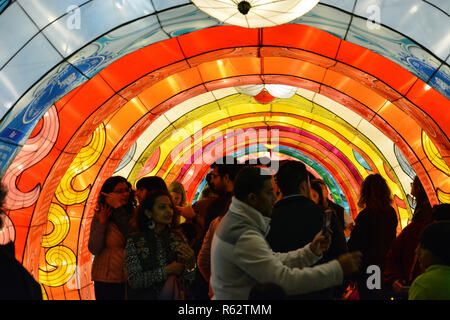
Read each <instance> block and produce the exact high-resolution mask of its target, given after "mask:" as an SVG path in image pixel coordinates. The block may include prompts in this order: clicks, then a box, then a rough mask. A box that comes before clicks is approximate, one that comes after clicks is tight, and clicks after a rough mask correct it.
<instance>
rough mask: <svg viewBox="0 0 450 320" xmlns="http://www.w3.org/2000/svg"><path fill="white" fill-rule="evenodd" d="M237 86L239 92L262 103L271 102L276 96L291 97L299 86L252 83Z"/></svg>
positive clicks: (281, 97)
mask: <svg viewBox="0 0 450 320" xmlns="http://www.w3.org/2000/svg"><path fill="white" fill-rule="evenodd" d="M235 88H236V90H237V92H239V93H242V94H245V95H247V96H251V97H253V98H254V99H255V100H256V101H257V102H259V103H261V104H268V103H271V102H272V101H273V100H274V99H275V98H280V99H289V98H292V97H293V96H294V95H295V93H296V92H297V87H292V86H287V85H283V84H251V85H245V86H239V87H235Z"/></svg>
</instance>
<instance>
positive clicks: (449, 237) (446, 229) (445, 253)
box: [419, 221, 450, 266]
mask: <svg viewBox="0 0 450 320" xmlns="http://www.w3.org/2000/svg"><path fill="white" fill-rule="evenodd" d="M419 242H420V246H421V247H422V248H423V249H427V250H429V251H431V253H432V254H433V255H434V256H436V258H438V259H439V260H441V262H442V264H444V265H447V266H450V247H449V245H448V244H449V243H450V221H439V222H434V223H431V224H429V225H428V226H426V227H425V229H424V230H423V231H422V234H421V235H420V238H419Z"/></svg>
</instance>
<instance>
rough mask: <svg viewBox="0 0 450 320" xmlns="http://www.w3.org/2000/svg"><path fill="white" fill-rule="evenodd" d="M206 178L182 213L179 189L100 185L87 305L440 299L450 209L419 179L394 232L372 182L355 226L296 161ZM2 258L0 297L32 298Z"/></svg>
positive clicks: (218, 165)
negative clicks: (409, 208)
mask: <svg viewBox="0 0 450 320" xmlns="http://www.w3.org/2000/svg"><path fill="white" fill-rule="evenodd" d="M206 181H207V185H206V187H205V188H204V190H202V194H201V197H200V199H199V200H198V201H196V202H195V203H193V204H190V203H188V201H187V197H186V191H185V187H184V186H183V184H182V183H180V182H179V181H174V182H171V183H170V184H169V185H167V184H166V182H165V181H164V180H163V179H162V178H160V177H157V176H152V177H144V178H141V179H140V180H138V181H137V183H136V186H135V189H133V187H132V185H131V184H130V183H129V182H128V181H127V180H126V179H125V178H123V177H120V176H112V177H110V178H108V179H106V181H105V182H104V183H103V185H102V187H101V190H100V192H99V194H98V198H97V199H98V200H97V205H96V208H95V212H94V214H93V218H92V222H91V229H90V237H89V243H88V249H89V251H90V252H91V253H92V255H93V257H94V258H93V264H92V274H91V276H92V280H93V282H94V291H95V298H96V299H97V300H125V299H129V300H137V299H150V300H183V299H186V300H207V299H217V300H226V299H239V300H241V299H249V300H265V299H290V300H300V299H301V300H305V299H308V300H311V299H321V300H340V299H361V300H373V299H376V300H391V299H450V249H449V247H448V245H447V244H448V243H449V242H448V241H449V240H450V204H441V205H435V206H434V207H433V206H431V204H430V202H429V200H428V197H427V195H426V192H425V190H424V188H423V186H422V184H421V182H420V180H419V179H418V178H417V177H416V178H415V179H414V181H413V183H412V189H411V194H412V195H413V197H414V199H415V209H414V214H413V217H412V221H411V222H410V223H409V224H408V225H407V226H406V227H405V228H404V229H403V230H402V231H401V233H400V234H399V235H397V229H398V218H397V213H396V211H395V210H394V208H393V206H392V204H393V197H392V193H391V191H390V189H389V187H388V184H387V183H386V181H385V180H384V178H383V177H382V176H381V175H379V174H370V175H368V176H367V177H366V179H365V180H364V181H363V183H362V185H361V189H360V190H359V194H360V195H359V201H358V206H359V208H360V211H359V212H358V215H357V216H356V219H355V220H354V221H353V219H352V218H351V216H350V215H349V214H348V213H347V212H345V210H344V208H343V207H341V206H340V205H338V204H336V203H334V202H333V201H332V200H331V199H330V193H329V190H328V187H327V184H326V183H325V181H323V180H321V179H317V177H314V176H313V175H312V174H311V173H310V172H308V170H307V168H306V166H305V165H304V164H303V163H302V162H300V161H293V160H286V161H283V162H281V163H280V164H279V168H278V170H277V172H276V173H275V174H274V175H272V174H271V173H270V172H269V170H268V169H267V168H265V167H264V166H263V165H251V164H245V163H238V162H237V161H236V159H234V158H230V157H225V158H223V159H219V160H218V161H216V162H215V163H213V164H212V165H211V170H210V172H209V173H208V174H207V176H206ZM5 192H6V191H5V190H4V187H3V186H2V188H1V189H0V196H2V199H4V197H5ZM1 222H2V219H0V228H1ZM0 258H1V262H0V268H1V271H0V278H1V283H2V288H1V290H0V299H41V298H42V295H41V294H40V287H39V284H37V282H36V281H35V280H34V279H33V278H32V277H31V275H30V274H29V273H28V272H27V271H26V270H25V269H24V268H23V267H22V266H21V265H20V263H19V262H18V261H17V260H15V257H14V247H13V243H12V244H11V243H9V244H5V245H1V246H0ZM373 266H376V269H375V270H378V271H379V281H375V284H374V285H373V284H372V285H368V283H369V282H370V281H371V279H372V276H373V273H371V272H368V270H372V269H371V268H372V267H373ZM3 283H5V284H6V287H4V288H5V289H3Z"/></svg>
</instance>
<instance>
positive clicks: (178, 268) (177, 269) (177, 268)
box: [166, 261, 185, 276]
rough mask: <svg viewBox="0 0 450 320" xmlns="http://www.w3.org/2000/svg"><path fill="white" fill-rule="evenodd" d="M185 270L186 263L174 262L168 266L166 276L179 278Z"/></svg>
mask: <svg viewBox="0 0 450 320" xmlns="http://www.w3.org/2000/svg"><path fill="white" fill-rule="evenodd" d="M184 268H185V265H184V263H181V262H178V261H174V262H172V263H170V264H168V265H167V266H166V274H167V275H171V274H173V275H176V276H179V275H180V274H182V273H183V271H184Z"/></svg>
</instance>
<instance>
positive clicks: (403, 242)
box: [384, 176, 433, 300]
mask: <svg viewBox="0 0 450 320" xmlns="http://www.w3.org/2000/svg"><path fill="white" fill-rule="evenodd" d="M411 195H412V196H413V197H414V199H415V202H416V207H415V208H414V213H413V216H412V220H411V223H409V224H408V225H407V226H406V227H405V228H404V229H403V230H402V232H401V233H400V234H399V235H398V237H397V238H396V239H395V241H394V243H393V244H392V247H391V249H390V250H389V252H388V254H387V256H386V268H385V270H384V281H385V283H386V286H387V288H388V289H390V290H392V294H393V295H394V296H395V297H396V298H397V299H404V300H406V299H407V298H408V290H409V286H410V285H411V283H412V281H413V280H414V279H415V278H416V277H418V276H419V275H421V274H422V273H423V271H424V270H423V269H422V268H421V266H420V264H419V263H417V255H416V248H417V246H418V245H419V236H420V234H421V232H422V231H423V230H424V228H425V227H426V226H427V225H428V224H429V223H430V222H431V221H432V219H433V209H432V207H431V204H430V201H429V200H428V196H427V193H426V192H425V189H424V187H423V185H422V183H421V182H420V180H419V177H417V176H416V177H414V180H413V182H412V183H411Z"/></svg>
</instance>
